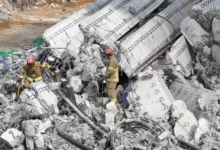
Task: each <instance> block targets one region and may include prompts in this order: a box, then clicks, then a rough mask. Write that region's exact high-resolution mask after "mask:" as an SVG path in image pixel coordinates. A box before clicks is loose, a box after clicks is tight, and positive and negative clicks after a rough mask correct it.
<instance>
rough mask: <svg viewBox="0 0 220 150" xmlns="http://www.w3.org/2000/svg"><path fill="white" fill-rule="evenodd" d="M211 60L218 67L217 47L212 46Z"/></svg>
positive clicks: (219, 54)
mask: <svg viewBox="0 0 220 150" xmlns="http://www.w3.org/2000/svg"><path fill="white" fill-rule="evenodd" d="M211 56H212V59H213V60H214V61H215V62H216V63H217V64H218V65H220V47H219V46H217V45H213V46H212V53H211Z"/></svg>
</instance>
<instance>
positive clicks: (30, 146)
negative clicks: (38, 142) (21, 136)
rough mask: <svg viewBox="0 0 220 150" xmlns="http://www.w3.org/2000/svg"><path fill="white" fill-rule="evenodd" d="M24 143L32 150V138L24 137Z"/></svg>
mask: <svg viewBox="0 0 220 150" xmlns="http://www.w3.org/2000/svg"><path fill="white" fill-rule="evenodd" d="M25 143H26V147H27V148H28V149H29V150H34V140H33V139H32V138H29V137H26V139H25Z"/></svg>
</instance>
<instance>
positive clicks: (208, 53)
mask: <svg viewBox="0 0 220 150" xmlns="http://www.w3.org/2000/svg"><path fill="white" fill-rule="evenodd" d="M203 53H204V54H205V55H206V56H210V55H211V49H210V48H209V47H208V46H207V45H206V46H204V49H203Z"/></svg>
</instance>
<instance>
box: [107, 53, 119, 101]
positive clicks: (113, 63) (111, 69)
mask: <svg viewBox="0 0 220 150" xmlns="http://www.w3.org/2000/svg"><path fill="white" fill-rule="evenodd" d="M105 80H106V82H107V92H108V95H109V97H110V99H111V100H112V101H113V102H117V95H116V90H115V89H116V86H117V83H118V82H119V76H118V61H117V59H116V58H115V57H114V56H113V55H112V56H110V57H109V59H108V66H107V70H106V73H105Z"/></svg>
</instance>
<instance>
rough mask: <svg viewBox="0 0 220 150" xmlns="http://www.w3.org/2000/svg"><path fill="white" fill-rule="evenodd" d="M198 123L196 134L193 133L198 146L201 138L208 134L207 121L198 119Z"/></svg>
mask: <svg viewBox="0 0 220 150" xmlns="http://www.w3.org/2000/svg"><path fill="white" fill-rule="evenodd" d="M198 123H199V126H198V127H197V129H196V132H195V142H196V143H197V144H199V142H200V138H201V136H202V135H204V134H206V133H208V131H209V130H210V129H209V121H208V120H206V119H205V118H200V119H199V120H198Z"/></svg>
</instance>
